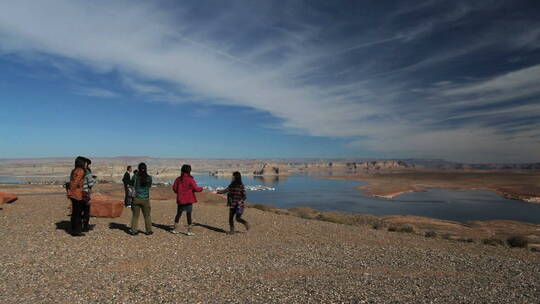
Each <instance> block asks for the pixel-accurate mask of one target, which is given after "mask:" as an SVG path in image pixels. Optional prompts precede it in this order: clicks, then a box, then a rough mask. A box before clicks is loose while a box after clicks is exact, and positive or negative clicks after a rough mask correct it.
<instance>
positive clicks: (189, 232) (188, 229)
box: [186, 225, 195, 236]
mask: <svg viewBox="0 0 540 304" xmlns="http://www.w3.org/2000/svg"><path fill="white" fill-rule="evenodd" d="M192 227H193V226H191V225H189V226H188V227H187V233H186V235H187V236H194V235H195V233H193V232H192V231H191V230H192Z"/></svg>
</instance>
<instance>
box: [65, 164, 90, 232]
mask: <svg viewBox="0 0 540 304" xmlns="http://www.w3.org/2000/svg"><path fill="white" fill-rule="evenodd" d="M85 167H86V160H85V158H84V157H82V156H78V157H77V158H76V159H75V168H74V169H73V170H71V174H70V177H69V185H68V193H67V196H68V198H69V199H70V200H71V235H73V236H83V235H84V234H83V233H82V218H83V210H84V206H85V205H86V202H85V201H84V200H83V187H84V176H85V171H84V169H85Z"/></svg>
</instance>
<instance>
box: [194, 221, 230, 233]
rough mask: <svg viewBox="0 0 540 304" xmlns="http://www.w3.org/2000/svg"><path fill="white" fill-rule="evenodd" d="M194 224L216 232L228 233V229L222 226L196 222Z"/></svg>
mask: <svg viewBox="0 0 540 304" xmlns="http://www.w3.org/2000/svg"><path fill="white" fill-rule="evenodd" d="M193 226H198V227H203V228H206V229H208V230H212V231H214V232H220V233H227V231H225V230H224V229H222V228H218V227H214V226H210V225H206V224H201V223H194V224H193Z"/></svg>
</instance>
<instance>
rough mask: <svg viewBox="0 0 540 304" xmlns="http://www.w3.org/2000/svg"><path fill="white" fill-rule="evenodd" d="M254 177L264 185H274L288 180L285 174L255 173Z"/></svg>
mask: <svg viewBox="0 0 540 304" xmlns="http://www.w3.org/2000/svg"><path fill="white" fill-rule="evenodd" d="M253 179H254V180H255V181H257V182H259V183H262V184H263V185H266V186H272V185H277V184H279V183H282V182H284V181H286V180H287V177H286V176H283V175H281V176H279V175H255V176H253Z"/></svg>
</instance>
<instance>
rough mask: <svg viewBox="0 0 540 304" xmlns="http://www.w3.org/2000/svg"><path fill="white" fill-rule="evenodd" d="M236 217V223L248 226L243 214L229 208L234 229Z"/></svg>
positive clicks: (230, 223)
mask: <svg viewBox="0 0 540 304" xmlns="http://www.w3.org/2000/svg"><path fill="white" fill-rule="evenodd" d="M235 215H236V221H237V222H239V223H242V224H244V225H245V224H246V220H244V219H243V218H242V215H241V214H237V213H236V208H229V225H230V226H231V227H234V216H235Z"/></svg>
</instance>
